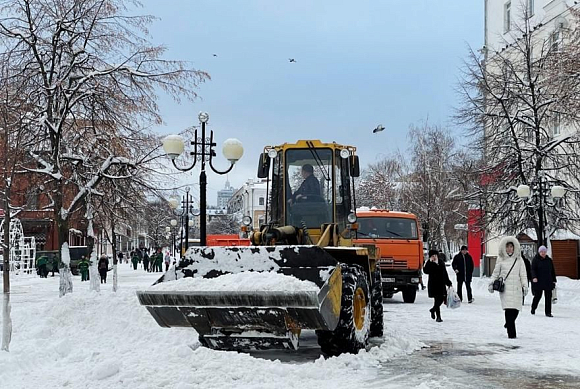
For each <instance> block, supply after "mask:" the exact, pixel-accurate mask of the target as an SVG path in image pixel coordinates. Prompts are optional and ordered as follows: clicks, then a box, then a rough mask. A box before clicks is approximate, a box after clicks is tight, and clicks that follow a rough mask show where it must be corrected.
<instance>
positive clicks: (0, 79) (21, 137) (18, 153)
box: [0, 63, 36, 351]
mask: <svg viewBox="0 0 580 389" xmlns="http://www.w3.org/2000/svg"><path fill="white" fill-rule="evenodd" d="M21 93H22V90H21V89H20V88H19V85H18V84H14V85H13V84H11V83H9V82H8V77H7V69H6V66H5V64H2V63H0V205H2V207H1V209H2V210H3V213H4V220H3V225H4V226H5V227H4V229H3V232H4V234H3V236H2V237H0V242H1V243H2V244H1V245H0V249H1V250H2V261H3V275H2V277H3V294H2V296H3V297H2V318H3V319H2V345H1V349H2V350H5V351H8V350H9V348H10V341H11V338H12V317H11V314H10V311H11V304H10V252H11V247H10V226H11V225H12V223H11V220H12V218H13V217H14V216H15V215H16V214H17V212H18V211H19V210H18V209H17V207H16V205H15V202H14V201H13V196H16V195H17V191H18V190H19V189H20V188H18V187H15V186H14V183H15V182H16V180H18V179H19V177H20V176H21V175H22V174H23V173H25V170H24V169H23V167H22V166H23V165H24V164H25V162H26V159H27V158H26V153H25V152H24V149H26V148H27V147H31V146H32V145H33V144H34V142H35V141H36V138H35V137H34V134H32V133H27V132H26V131H24V128H26V123H27V122H28V118H27V116H26V114H25V107H24V106H23V103H24V102H23V99H22V98H21ZM0 224H1V223H0Z"/></svg>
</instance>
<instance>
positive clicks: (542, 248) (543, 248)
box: [538, 246, 548, 253]
mask: <svg viewBox="0 0 580 389" xmlns="http://www.w3.org/2000/svg"><path fill="white" fill-rule="evenodd" d="M542 251H543V252H545V253H547V252H548V249H547V248H546V246H540V248H539V249H538V253H541V252H542Z"/></svg>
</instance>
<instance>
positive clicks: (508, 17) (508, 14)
mask: <svg viewBox="0 0 580 389" xmlns="http://www.w3.org/2000/svg"><path fill="white" fill-rule="evenodd" d="M511 27H512V2H511V1H508V2H507V3H505V5H504V6H503V31H504V33H506V32H509V31H510V30H511Z"/></svg>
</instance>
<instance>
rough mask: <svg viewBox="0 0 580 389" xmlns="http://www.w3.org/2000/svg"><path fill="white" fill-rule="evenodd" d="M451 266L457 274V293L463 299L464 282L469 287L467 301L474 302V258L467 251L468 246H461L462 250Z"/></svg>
mask: <svg viewBox="0 0 580 389" xmlns="http://www.w3.org/2000/svg"><path fill="white" fill-rule="evenodd" d="M451 266H452V267H453V270H454V271H455V274H456V276H457V294H458V295H459V298H460V299H461V301H463V283H464V282H465V288H466V289H467V301H468V302H469V303H472V302H473V295H472V294H471V277H472V276H473V258H471V255H469V253H468V252H467V246H461V250H460V251H459V253H457V255H455V257H453V262H451Z"/></svg>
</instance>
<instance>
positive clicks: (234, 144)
mask: <svg viewBox="0 0 580 389" xmlns="http://www.w3.org/2000/svg"><path fill="white" fill-rule="evenodd" d="M222 152H223V154H224V157H226V159H227V160H228V161H230V162H232V163H236V162H237V161H239V160H240V158H242V155H244V147H243V146H242V142H240V141H239V140H237V139H235V138H230V139H226V140H225V142H224V145H223V148H222Z"/></svg>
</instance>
